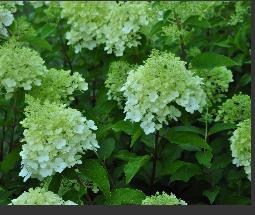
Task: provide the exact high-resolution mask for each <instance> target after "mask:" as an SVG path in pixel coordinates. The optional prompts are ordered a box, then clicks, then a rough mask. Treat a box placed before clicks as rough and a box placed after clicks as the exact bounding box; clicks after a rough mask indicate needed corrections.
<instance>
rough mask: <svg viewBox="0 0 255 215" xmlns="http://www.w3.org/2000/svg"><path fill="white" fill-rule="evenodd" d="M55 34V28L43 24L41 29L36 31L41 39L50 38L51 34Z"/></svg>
mask: <svg viewBox="0 0 255 215" xmlns="http://www.w3.org/2000/svg"><path fill="white" fill-rule="evenodd" d="M55 32H56V26H52V25H51V24H48V23H47V24H45V25H44V26H42V27H41V28H39V29H38V33H39V35H40V37H41V38H43V39H44V38H46V37H48V36H50V35H51V34H53V33H55Z"/></svg>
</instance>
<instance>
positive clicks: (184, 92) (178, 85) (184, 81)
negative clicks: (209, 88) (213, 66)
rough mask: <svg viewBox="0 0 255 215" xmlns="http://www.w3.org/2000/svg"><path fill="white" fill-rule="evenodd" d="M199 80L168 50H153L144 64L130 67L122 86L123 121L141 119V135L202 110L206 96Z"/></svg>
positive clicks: (138, 120) (137, 120)
mask: <svg viewBox="0 0 255 215" xmlns="http://www.w3.org/2000/svg"><path fill="white" fill-rule="evenodd" d="M202 84H203V82H202V79H201V78H199V77H198V76H195V75H194V74H193V73H192V72H191V71H189V70H187V69H186V68H185V62H183V61H181V60H180V58H179V57H175V56H174V54H172V53H167V52H162V53H161V52H159V51H153V52H152V54H151V55H150V56H149V58H148V59H147V60H146V61H145V62H144V65H141V66H139V67H138V68H137V69H136V70H131V71H130V72H129V74H128V77H127V81H126V83H125V84H124V86H123V87H122V89H121V90H122V91H123V92H124V96H125V98H126V103H125V108H124V112H125V113H126V117H125V120H130V121H131V122H141V124H140V126H141V128H143V130H144V132H145V134H150V133H153V132H154V131H155V130H159V129H160V128H161V127H162V124H163V123H167V122H168V120H171V119H174V120H177V118H178V117H180V116H181V111H180V110H179V107H178V106H181V107H184V109H185V110H186V111H187V112H189V113H194V111H196V110H202V107H203V106H204V105H205V103H206V95H205V93H204V91H203V89H202Z"/></svg>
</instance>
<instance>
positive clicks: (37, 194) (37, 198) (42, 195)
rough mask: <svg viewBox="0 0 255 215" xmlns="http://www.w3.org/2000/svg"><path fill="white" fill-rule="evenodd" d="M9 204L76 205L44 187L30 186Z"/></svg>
mask: <svg viewBox="0 0 255 215" xmlns="http://www.w3.org/2000/svg"><path fill="white" fill-rule="evenodd" d="M9 205H77V204H76V203H74V202H72V201H70V200H68V201H64V200H63V199H62V198H61V197H60V196H58V195H57V194H55V193H53V192H51V191H47V190H46V189H44V188H40V187H36V188H34V189H33V188H30V189H29V190H28V192H27V191H25V192H23V193H22V194H21V195H20V196H19V197H18V198H16V199H13V200H12V201H11V203H10V204H9Z"/></svg>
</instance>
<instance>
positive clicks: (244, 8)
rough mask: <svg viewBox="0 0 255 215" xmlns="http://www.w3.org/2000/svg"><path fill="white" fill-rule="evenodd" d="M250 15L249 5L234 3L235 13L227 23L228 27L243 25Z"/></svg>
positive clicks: (239, 2)
mask: <svg viewBox="0 0 255 215" xmlns="http://www.w3.org/2000/svg"><path fill="white" fill-rule="evenodd" d="M250 13H251V7H250V4H249V3H248V4H247V2H245V1H243V2H242V1H237V2H235V12H234V13H233V14H232V15H231V17H230V20H229V21H228V24H229V25H236V24H240V23H243V22H244V21H245V19H247V17H248V14H250Z"/></svg>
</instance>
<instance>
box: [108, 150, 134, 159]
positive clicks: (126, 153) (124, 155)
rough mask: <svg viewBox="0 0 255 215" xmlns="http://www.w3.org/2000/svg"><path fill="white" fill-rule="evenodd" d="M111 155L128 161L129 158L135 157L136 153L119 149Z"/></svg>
mask: <svg viewBox="0 0 255 215" xmlns="http://www.w3.org/2000/svg"><path fill="white" fill-rule="evenodd" d="M113 157H115V158H117V159H120V160H124V161H129V160H130V159H133V158H136V157H137V155H135V154H134V153H131V152H129V151H127V150H120V151H118V152H116V153H115V154H114V155H113Z"/></svg>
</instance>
